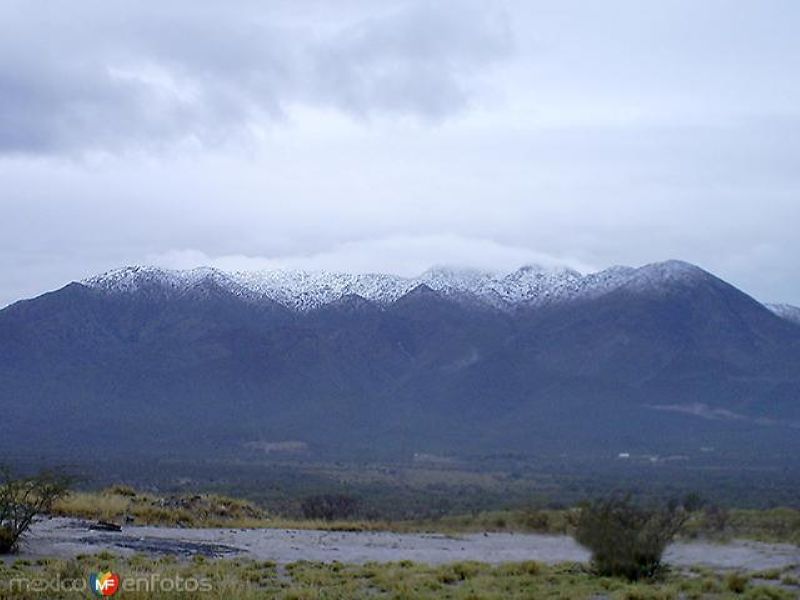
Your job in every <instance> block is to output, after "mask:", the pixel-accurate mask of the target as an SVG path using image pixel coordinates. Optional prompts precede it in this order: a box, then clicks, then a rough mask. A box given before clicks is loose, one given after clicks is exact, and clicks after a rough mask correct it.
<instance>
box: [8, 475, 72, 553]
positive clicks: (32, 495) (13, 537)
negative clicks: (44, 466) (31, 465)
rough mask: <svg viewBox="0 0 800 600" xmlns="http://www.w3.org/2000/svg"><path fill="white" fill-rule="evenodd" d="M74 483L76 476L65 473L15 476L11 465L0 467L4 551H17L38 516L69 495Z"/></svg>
mask: <svg viewBox="0 0 800 600" xmlns="http://www.w3.org/2000/svg"><path fill="white" fill-rule="evenodd" d="M71 484H72V479H71V478H70V477H68V476H66V475H64V474H61V473H55V472H50V471H43V472H41V473H39V474H38V475H35V476H33V477H21V478H15V477H14V476H13V475H12V473H11V471H10V470H9V469H8V468H5V467H3V468H0V554H7V553H9V552H14V551H15V550H16V549H17V545H18V543H19V540H20V538H21V537H22V536H23V535H24V534H25V532H26V531H28V528H29V527H30V526H31V524H32V523H33V519H34V517H36V515H39V514H41V513H44V512H47V511H49V510H50V509H51V507H52V506H53V503H54V502H55V501H56V500H58V499H59V498H63V497H64V496H66V495H67V494H68V493H69V487H70V485H71Z"/></svg>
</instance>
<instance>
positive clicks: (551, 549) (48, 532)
mask: <svg viewBox="0 0 800 600" xmlns="http://www.w3.org/2000/svg"><path fill="white" fill-rule="evenodd" d="M103 550H107V551H110V552H113V553H115V554H135V553H145V554H149V555H166V554H170V555H176V556H183V557H187V558H188V557H191V556H194V555H203V556H207V557H210V558H211V557H232V556H245V557H250V558H256V559H259V560H273V561H275V562H277V563H279V564H285V563H289V562H293V561H297V560H310V561H334V560H338V561H341V562H350V563H363V562H368V561H378V562H388V561H398V560H404V559H408V560H414V561H419V562H425V563H432V564H435V563H446V562H453V561H461V560H477V561H482V562H489V563H500V562H509V561H522V560H536V561H540V562H544V563H560V562H585V561H588V559H589V554H588V552H586V550H584V549H583V548H582V547H580V546H579V545H578V544H577V543H576V542H575V541H574V540H573V539H572V538H570V537H567V536H552V535H538V534H512V533H487V534H465V535H455V536H449V535H441V534H398V533H388V532H328V531H309V530H287V529H180V528H173V527H147V526H144V527H133V526H131V527H126V528H124V529H123V531H122V532H119V533H115V532H105V531H93V530H91V529H89V523H88V522H86V521H80V520H77V519H65V518H54V519H46V520H42V521H39V522H37V523H35V524H34V525H33V527H32V528H31V531H30V534H29V535H28V536H27V538H26V540H25V543H24V545H23V547H22V548H21V553H20V555H18V557H22V558H35V557H38V556H59V557H72V556H76V555H78V554H92V553H97V552H101V551H103ZM665 560H666V561H667V562H668V563H670V564H672V565H674V566H676V567H690V566H694V565H704V566H707V567H710V568H713V569H740V570H747V571H755V570H765V569H782V568H785V567H788V566H791V565H800V548H798V547H797V546H792V545H789V544H765V543H760V542H751V541H733V542H730V543H726V544H715V543H706V542H687V543H677V544H673V545H672V546H670V547H669V548H668V550H667V553H666V556H665Z"/></svg>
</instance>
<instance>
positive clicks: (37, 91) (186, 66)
mask: <svg viewBox="0 0 800 600" xmlns="http://www.w3.org/2000/svg"><path fill="white" fill-rule="evenodd" d="M303 6H305V7H306V11H303V10H302V7H303ZM344 6H345V5H343V7H344ZM291 7H292V5H291V4H288V3H287V4H283V5H281V4H280V3H278V4H272V5H271V8H265V6H264V3H256V2H240V3H237V4H236V6H232V5H230V4H228V3H212V2H187V1H178V2H170V3H144V4H143V3H141V2H134V1H132V0H128V1H123V2H105V1H99V0H98V1H79V2H77V3H75V4H72V3H71V4H69V5H67V4H64V5H54V4H47V5H46V7H41V9H42V10H41V11H37V10H36V8H35V7H34V6H32V3H30V2H27V1H15V0H12V1H11V2H6V3H4V4H3V6H2V7H0V22H2V28H3V35H2V36H0V97H2V99H3V101H2V104H0V152H27V153H62V152H76V151H119V150H125V149H130V148H141V147H143V146H144V147H152V146H158V145H163V144H165V143H175V142H187V141H188V142H199V143H202V144H219V143H223V142H226V141H230V140H231V139H232V138H233V139H235V138H237V137H239V136H243V135H244V136H246V135H251V134H254V133H258V132H259V131H262V130H263V129H264V128H265V127H269V125H270V123H271V122H273V121H275V120H280V119H283V118H285V115H286V111H287V110H288V109H289V108H290V107H292V106H296V105H300V106H304V105H305V106H312V107H330V108H334V109H336V110H339V111H342V112H344V113H347V114H349V115H352V116H354V117H357V118H369V117H370V116H372V115H375V114H390V115H400V116H404V115H405V116H413V117H417V118H421V119H429V120H439V119H442V118H445V117H447V116H449V115H452V114H454V113H457V112H459V111H461V110H463V109H465V108H466V107H467V106H468V105H469V102H470V100H471V99H472V95H473V92H474V91H475V89H474V85H475V84H476V82H477V80H478V79H479V76H480V73H481V71H482V70H483V69H485V68H489V67H491V66H492V65H493V64H495V63H496V62H498V61H499V60H501V59H503V58H504V57H506V56H508V55H509V53H510V52H511V49H512V39H511V34H510V30H509V27H508V24H507V22H506V18H505V16H504V14H503V13H502V12H500V11H498V10H496V9H494V8H492V5H491V4H490V3H488V2H481V3H477V2H464V3H463V4H461V3H460V4H459V7H458V9H457V10H453V8H454V5H453V4H451V5H450V6H449V7H448V6H446V5H444V4H440V3H436V2H434V3H427V2H411V3H394V4H389V5H387V4H385V3H374V4H373V3H363V4H362V5H356V6H350V7H349V9H345V10H336V9H335V8H334V7H330V8H328V9H321V10H318V11H315V12H313V13H312V15H311V16H312V17H313V18H308V17H309V15H308V14H307V9H308V8H310V7H309V5H308V4H303V3H297V5H296V7H295V8H291ZM281 8H282V10H281Z"/></svg>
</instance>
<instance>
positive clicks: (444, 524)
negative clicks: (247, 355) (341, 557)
mask: <svg viewBox="0 0 800 600" xmlns="http://www.w3.org/2000/svg"><path fill="white" fill-rule="evenodd" d="M345 497H347V496H345ZM353 502H354V503H357V502H358V500H356V499H353ZM322 504H323V506H324V503H322ZM334 504H335V503H334ZM342 504H343V505H344V506H345V508H347V507H348V505H349V501H348V502H345V501H343V502H342ZM682 504H683V505H684V506H685V505H686V504H684V503H682ZM688 504H689V506H691V507H692V508H693V509H694V510H693V511H691V512H690V511H688V510H687V511H686V514H685V517H686V523H685V525H684V527H683V529H682V531H681V533H680V535H681V536H682V537H686V538H703V539H711V540H715V541H721V542H724V541H728V540H730V539H733V538H741V539H752V540H758V541H763V542H784V543H792V544H797V545H800V510H797V509H793V508H774V509H769V510H749V509H748V510H745V509H722V508H719V507H717V506H714V505H704V506H702V507H699V506H697V505H694V504H692V503H691V502H690V503H688ZM356 506H358V504H357V505H356ZM315 511H316V509H315ZM51 513H52V514H54V515H56V516H71V517H79V518H84V519H92V520H98V519H101V520H106V521H114V522H117V523H120V524H125V522H126V518H127V520H128V521H129V522H130V521H131V520H132V523H133V524H137V525H173V526H174V525H179V526H183V527H272V528H284V529H325V530H330V531H394V532H399V533H412V532H439V533H451V534H458V533H481V532H519V533H545V534H553V535H574V533H575V526H576V524H577V522H578V518H579V516H580V514H581V511H580V508H568V509H552V508H551V509H548V508H534V507H528V508H520V509H514V510H494V511H475V512H471V513H466V514H460V515H445V516H441V517H438V518H435V519H424V518H421V519H403V520H391V519H381V518H367V517H365V516H364V515H363V509H361V510H357V511H356V512H355V513H354V514H352V515H351V516H346V515H348V514H350V510H349V508H347V510H345V511H343V512H340V513H336V512H328V511H327V509H326V510H325V511H322V512H312V511H309V512H308V513H307V514H308V516H307V517H299V518H298V517H295V516H293V514H292V513H289V514H280V513H275V512H269V511H267V510H266V509H264V508H261V507H259V506H258V505H257V504H255V503H253V502H250V501H247V500H242V499H236V498H230V497H227V496H222V495H217V494H183V495H167V496H158V495H156V494H152V493H144V492H139V491H136V490H134V489H133V488H131V487H128V486H120V485H116V486H112V487H109V488H106V489H104V490H102V491H99V492H85V491H84V492H72V493H70V494H69V495H68V496H66V497H63V498H60V499H59V500H57V501H56V502H55V503H54V504H53V506H52V511H51ZM720 514H723V515H724V518H721V517H720Z"/></svg>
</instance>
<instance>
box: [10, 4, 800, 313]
mask: <svg viewBox="0 0 800 600" xmlns="http://www.w3.org/2000/svg"><path fill="white" fill-rule="evenodd" d="M798 31H800V3H798V2H796V1H794V0H783V1H776V0H751V1H741V0H703V1H702V2H698V1H697V0H663V1H660V2H641V0H605V1H604V2H585V1H576V0H552V1H542V0H522V1H518V2H517V1H512V0H508V1H505V2H504V1H497V0H495V1H491V2H489V1H486V2H483V1H479V0H458V1H455V0H454V1H450V2H447V1H441V2H436V1H427V2H422V1H381V0H364V1H361V0H339V1H337V2H330V1H321V0H320V1H315V0H291V1H288V0H287V1H283V0H273V1H261V0H260V1H255V0H253V1H251V0H234V1H228V2H207V1H203V0H191V1H190V0H172V1H170V2H153V1H149V0H135V1H134V0H73V1H71V2H68V3H67V2H54V1H44V0H4V1H3V2H2V3H0V306H3V305H5V304H8V303H11V302H13V301H15V300H18V299H20V298H25V297H32V296H36V295H38V294H40V293H43V292H45V291H48V290H51V289H55V288H58V287H60V286H62V285H64V284H66V283H68V282H70V281H73V280H80V279H82V278H85V277H88V276H91V275H93V274H96V273H100V272H103V271H106V270H109V269H113V268H117V267H121V266H125V265H130V264H153V265H159V266H164V267H170V268H190V267H194V266H200V265H210V266H217V267H220V268H225V269H234V270H235V269H258V268H303V269H309V270H318V269H328V270H343V271H355V272H391V273H396V274H400V275H409V276H411V275H416V274H419V273H420V272H422V271H424V270H425V269H426V268H428V267H431V266H442V265H447V266H454V267H459V266H465V267H473V268H480V269H486V270H493V271H510V270H513V269H515V268H517V267H519V266H521V265H523V264H532V263H535V264H542V265H544V266H552V265H565V266H570V267H573V268H577V269H578V270H580V271H584V272H587V271H594V270H599V269H602V268H605V267H608V266H612V265H616V264H626V265H633V266H638V265H642V264H646V263H649V262H655V261H661V260H666V259H671V258H676V259H683V260H687V261H690V262H693V263H695V264H698V265H700V266H702V267H704V268H706V269H707V270H710V271H711V272H713V273H715V274H717V275H718V276H720V277H722V278H723V279H725V280H727V281H729V282H731V283H733V284H734V285H737V286H738V287H740V288H742V289H743V290H744V291H746V292H748V293H750V294H752V295H754V296H755V297H756V298H758V299H759V300H762V301H768V302H788V303H793V304H800V259H798V257H800V234H798V231H800V35H798V34H797V32H798Z"/></svg>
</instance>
